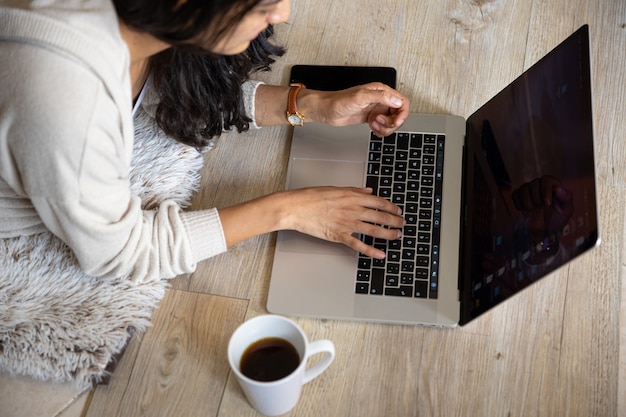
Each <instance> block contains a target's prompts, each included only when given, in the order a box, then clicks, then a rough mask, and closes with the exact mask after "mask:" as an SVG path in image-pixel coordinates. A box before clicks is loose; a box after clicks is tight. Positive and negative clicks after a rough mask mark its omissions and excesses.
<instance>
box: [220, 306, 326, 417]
mask: <svg viewBox="0 0 626 417" xmlns="http://www.w3.org/2000/svg"><path fill="white" fill-rule="evenodd" d="M267 338H280V339H283V340H286V341H288V342H289V343H290V344H291V345H293V347H294V348H295V349H296V351H297V352H298V355H299V356H300V363H299V364H298V366H297V368H296V369H295V370H294V371H293V372H291V373H290V374H289V375H287V376H286V377H284V378H281V379H278V380H276V381H270V382H261V381H257V380H254V379H252V378H249V377H247V376H246V375H244V374H243V373H242V372H241V358H242V356H243V354H244V352H245V351H246V350H247V349H248V347H249V346H251V345H253V344H254V343H256V342H258V341H260V340H263V339H267ZM316 354H324V356H323V357H322V358H321V359H320V361H319V362H318V363H316V364H315V365H314V366H312V367H311V368H308V369H307V367H306V364H307V361H308V359H309V358H310V357H311V356H313V355H316ZM334 358H335V345H334V344H333V342H331V341H330V340H317V341H315V342H309V341H308V340H307V337H306V335H305V334H304V332H303V331H302V329H301V328H300V326H298V325H297V324H296V323H295V322H293V321H292V320H289V319H287V318H285V317H282V316H276V315H263V316H258V317H255V318H253V319H250V320H248V321H246V322H245V323H243V324H242V325H240V326H239V327H238V328H237V330H235V332H234V333H233V335H232V336H231V338H230V341H229V343H228V362H229V363H230V367H231V369H232V370H233V372H234V373H235V375H236V376H237V380H238V381H239V385H240V386H241V388H242V390H243V392H244V393H245V395H246V398H247V399H248V401H249V402H250V404H251V405H252V407H254V408H255V409H256V410H257V411H258V412H260V413H262V414H265V415H266V416H278V415H281V414H284V413H286V412H288V411H289V410H291V409H292V408H293V407H294V406H295V405H296V403H297V402H298V399H299V398H300V391H301V389H302V386H303V385H304V384H306V383H307V382H309V381H311V380H312V379H314V378H316V377H317V376H319V375H320V374H321V373H322V372H324V371H325V370H326V368H328V366H329V365H330V364H331V362H332V361H333V359H334Z"/></svg>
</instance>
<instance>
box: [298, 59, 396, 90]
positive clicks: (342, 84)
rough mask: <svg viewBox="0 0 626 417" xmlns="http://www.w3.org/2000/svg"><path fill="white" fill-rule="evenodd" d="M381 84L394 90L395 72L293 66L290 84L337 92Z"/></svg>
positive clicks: (390, 69) (333, 66) (378, 68)
mask: <svg viewBox="0 0 626 417" xmlns="http://www.w3.org/2000/svg"><path fill="white" fill-rule="evenodd" d="M375 81H378V82H381V83H384V84H387V85H388V86H390V87H392V88H396V70H395V68H391V67H367V66H342V65H302V64H298V65H294V66H293V67H291V72H290V78H289V82H290V83H302V84H304V85H305V86H306V87H307V88H310V89H313V90H323V91H337V90H343V89H345V88H350V87H354V86H357V85H361V84H367V83H371V82H375Z"/></svg>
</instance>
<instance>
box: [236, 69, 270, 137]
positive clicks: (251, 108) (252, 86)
mask: <svg viewBox="0 0 626 417" xmlns="http://www.w3.org/2000/svg"><path fill="white" fill-rule="evenodd" d="M262 84H265V83H264V82H263V81H254V80H248V81H246V82H245V83H243V84H242V86H241V90H242V92H243V102H244V106H245V108H246V114H247V115H248V117H249V118H250V119H252V121H251V122H250V129H260V126H259V125H257V124H256V112H255V104H254V103H255V99H256V90H257V89H258V88H259V86H260V85H262Z"/></svg>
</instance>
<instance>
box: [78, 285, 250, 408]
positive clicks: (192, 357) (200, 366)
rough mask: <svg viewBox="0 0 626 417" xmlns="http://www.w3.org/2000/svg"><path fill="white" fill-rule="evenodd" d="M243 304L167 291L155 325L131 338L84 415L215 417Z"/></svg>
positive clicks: (200, 295) (156, 315)
mask: <svg viewBox="0 0 626 417" xmlns="http://www.w3.org/2000/svg"><path fill="white" fill-rule="evenodd" d="M246 307H247V302H246V301H245V300H234V299H229V298H223V297H217V296H212V295H205V294H197V293H191V292H183V291H177V290H170V291H168V293H167V295H166V297H165V299H164V300H163V301H162V303H161V305H160V306H159V308H158V310H157V312H156V313H155V316H154V323H155V325H154V327H152V328H151V329H149V330H148V332H146V334H145V335H144V337H143V338H137V339H134V340H133V342H132V343H131V345H130V346H129V351H128V352H127V353H126V355H124V357H123V358H122V361H121V363H120V365H119V369H118V370H116V372H115V374H114V376H113V378H112V381H111V383H110V385H109V386H99V387H98V388H97V389H96V392H95V395H94V398H93V400H92V401H91V404H90V406H89V410H88V413H87V416H89V417H95V416H107V417H111V416H119V417H131V416H143V415H147V416H151V417H152V416H184V415H197V416H207V415H216V413H217V410H218V408H219V405H220V402H221V396H222V392H223V389H224V381H225V380H226V378H227V375H228V373H229V372H230V369H229V366H228V361H227V360H226V346H227V344H228V339H229V337H230V334H231V333H232V332H233V331H234V330H235V328H236V327H237V326H238V325H239V323H241V321H242V320H243V317H244V314H245V309H246Z"/></svg>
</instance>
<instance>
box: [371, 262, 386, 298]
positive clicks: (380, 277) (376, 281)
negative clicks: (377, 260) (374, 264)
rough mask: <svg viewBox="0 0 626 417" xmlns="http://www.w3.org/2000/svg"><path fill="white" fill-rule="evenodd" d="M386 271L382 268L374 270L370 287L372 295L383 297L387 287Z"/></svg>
mask: <svg viewBox="0 0 626 417" xmlns="http://www.w3.org/2000/svg"><path fill="white" fill-rule="evenodd" d="M384 284H385V270H384V269H380V268H372V280H371V286H370V294H374V295H383V288H384V287H385V285H384Z"/></svg>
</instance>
